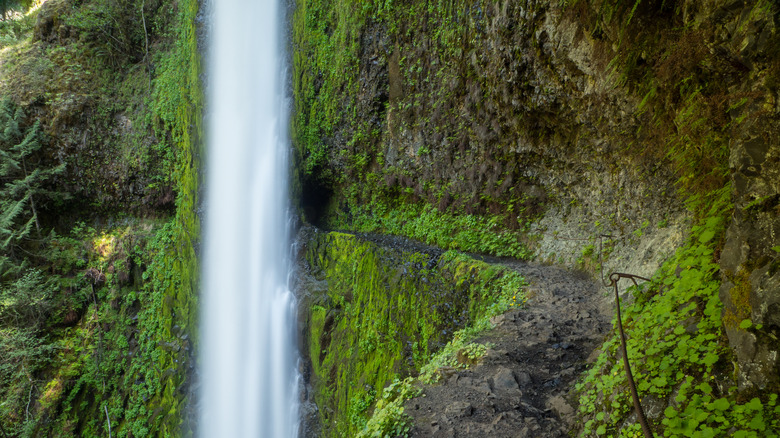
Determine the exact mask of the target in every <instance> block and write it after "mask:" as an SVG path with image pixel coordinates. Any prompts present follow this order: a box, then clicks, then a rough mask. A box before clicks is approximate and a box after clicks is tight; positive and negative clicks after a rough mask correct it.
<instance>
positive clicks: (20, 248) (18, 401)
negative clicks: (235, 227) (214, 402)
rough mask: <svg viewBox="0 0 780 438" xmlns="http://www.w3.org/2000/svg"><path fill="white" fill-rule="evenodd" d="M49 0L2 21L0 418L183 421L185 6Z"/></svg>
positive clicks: (188, 114)
mask: <svg viewBox="0 0 780 438" xmlns="http://www.w3.org/2000/svg"><path fill="white" fill-rule="evenodd" d="M64 4H65V2H58V1H50V2H47V4H45V5H44V6H43V7H40V8H38V6H36V9H34V10H33V11H31V12H30V13H29V14H26V15H20V16H18V17H17V18H15V19H14V20H6V21H3V22H0V44H1V45H13V46H14V50H5V51H3V52H2V53H1V54H0V58H1V59H0V64H2V68H3V74H4V79H5V78H8V79H9V80H7V81H4V82H3V83H2V85H1V86H0V88H1V89H2V92H4V93H6V94H8V95H12V96H13V97H14V102H15V104H14V103H11V102H10V101H9V100H3V101H2V106H1V108H0V109H2V111H0V122H2V124H3V127H4V129H3V131H2V134H3V137H2V139H0V140H2V141H0V146H2V148H1V149H2V151H3V152H2V154H3V161H2V165H3V167H2V168H3V172H4V173H3V177H4V183H8V184H6V189H5V190H3V191H2V192H0V200H2V205H3V209H4V210H6V207H7V206H9V205H11V204H10V203H13V202H15V203H16V204H17V205H19V206H20V208H19V209H11V210H7V211H10V212H16V211H17V210H18V213H17V215H16V216H13V215H10V214H4V215H3V217H4V218H5V219H7V220H6V221H5V222H4V225H3V232H4V233H6V235H5V236H4V237H3V240H4V241H6V243H9V244H10V245H13V248H14V251H13V252H12V253H10V256H11V259H9V260H10V261H11V262H13V264H14V266H15V267H16V268H15V269H14V270H6V272H5V277H4V279H3V280H4V281H3V283H2V285H0V331H2V336H1V337H0V391H2V393H0V398H2V400H3V402H2V403H0V427H2V429H3V431H4V433H6V434H10V436H107V435H108V428H109V424H110V428H111V433H112V436H119V437H129V436H133V437H148V436H160V437H162V436H180V435H182V434H183V435H191V434H192V432H191V430H189V429H187V427H186V426H187V423H186V417H187V415H188V412H189V411H190V409H189V407H188V394H187V393H186V391H185V390H186V389H187V387H188V386H187V385H188V384H187V380H188V379H189V374H188V372H189V366H188V364H189V363H191V362H192V361H193V360H194V358H193V357H191V355H192V353H193V351H194V346H195V343H196V342H197V330H196V319H197V306H196V304H197V303H196V293H195V291H196V290H197V274H198V265H197V257H196V253H195V248H196V246H197V244H198V239H199V220H198V218H197V215H196V211H197V203H198V200H197V194H198V183H199V176H198V172H197V166H198V162H197V158H196V157H198V156H199V150H198V148H199V147H200V145H199V140H200V137H201V134H202V132H201V113H200V111H201V109H202V96H201V92H200V81H199V75H200V63H199V52H198V49H197V30H196V27H195V23H196V20H195V16H196V14H197V12H198V7H199V3H198V2H197V1H194V0H192V1H190V0H187V1H184V2H178V3H176V4H170V3H163V2H143V1H134V2H121V1H114V0H94V1H87V0H85V1H79V2H74V3H72V4H71V3H68V8H65V7H63V5H64ZM33 30H35V32H33ZM155 66H156V68H155ZM6 73H7V74H8V76H5V75H6ZM25 110H26V111H25ZM25 113H28V114H31V115H30V116H27V117H25ZM8 126H10V128H9V129H5V128H6V127H8ZM74 147H75V148H77V150H78V153H72V154H71V153H69V151H72V150H73V149H69V148H74ZM57 156H59V157H60V160H59V161H55V160H53V158H52V157H57ZM52 161H54V163H55V164H54V165H52ZM63 163H64V164H63ZM25 165H26V166H28V167H27V169H25ZM31 165H32V166H33V167H34V169H33V167H30V166H31ZM63 168H64V170H63ZM14 172H15V173H14ZM24 172H28V174H27V178H25V175H24ZM55 178H56V180H57V183H58V186H60V187H65V190H64V191H63V192H62V193H59V192H53V191H50V190H51V187H50V185H51V182H50V180H53V179H55ZM85 192H86V193H90V194H91V196H84V193H85ZM139 193H140V195H139ZM17 195H19V196H17ZM68 195H70V196H72V200H71V201H69V202H66V203H64V204H61V205H64V208H62V207H61V206H60V205H58V209H57V211H56V214H54V211H55V210H54V209H53V208H52V205H53V204H52V203H51V202H50V200H63V199H64V198H65V197H66V196H68ZM142 200H143V202H141V201H142ZM33 201H34V203H33ZM84 206H86V207H88V208H85V209H83V210H82V209H80V207H84ZM139 211H140V212H142V213H143V215H144V216H147V218H136V217H134V216H133V213H135V212H139ZM63 213H64V214H63ZM101 214H103V215H108V216H109V217H101V216H100V215H101ZM58 215H59V216H58ZM22 216H24V217H22ZM148 216H152V217H153V218H151V219H150V218H148ZM22 218H23V219H24V220H22ZM36 219H37V220H36ZM74 223H75V225H74ZM87 224H89V225H87ZM11 225H13V227H12V226H11ZM18 230H21V232H20V231H18ZM30 230H34V231H35V232H34V233H30ZM9 233H16V234H14V235H13V236H12V237H13V238H12V239H10V240H8V239H9V235H10V234H9ZM4 255H9V253H8V252H5V251H4ZM6 353H7V354H6Z"/></svg>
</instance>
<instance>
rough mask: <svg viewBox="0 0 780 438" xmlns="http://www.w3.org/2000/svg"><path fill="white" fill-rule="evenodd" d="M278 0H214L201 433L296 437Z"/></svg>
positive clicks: (254, 437) (284, 106)
mask: <svg viewBox="0 0 780 438" xmlns="http://www.w3.org/2000/svg"><path fill="white" fill-rule="evenodd" d="M278 1H279V0H266V1H244V0H218V1H215V2H214V5H213V8H214V11H213V15H212V17H213V18H212V20H213V21H212V30H211V41H210V50H209V65H208V75H209V86H208V98H209V100H208V101H209V115H210V116H209V121H208V123H207V126H208V134H207V141H208V154H207V158H206V161H207V163H206V198H205V199H206V202H205V205H206V216H205V219H204V233H205V234H204V236H205V237H204V240H203V241H204V248H203V258H202V263H203V292H202V298H201V303H200V306H201V356H200V362H201V364H200V365H201V374H200V376H201V382H202V387H201V392H200V395H199V397H200V410H201V412H200V424H199V426H198V429H199V435H200V436H201V437H204V438H221V437H230V438H243V437H247V438H249V437H251V438H295V437H297V434H298V405H297V397H296V396H297V379H298V375H297V370H296V356H297V355H296V350H295V347H294V339H295V336H294V332H295V302H294V298H293V296H292V294H291V292H290V290H289V288H288V273H289V268H290V263H289V254H288V253H289V251H288V249H289V232H288V230H287V224H288V220H287V206H288V203H287V181H288V167H287V166H288V163H287V156H288V138H287V126H288V115H287V112H288V110H287V99H286V97H285V93H284V90H285V81H284V74H283V70H284V59H285V57H284V51H283V50H284V44H283V41H282V29H281V26H280V24H281V23H282V22H283V21H282V20H283V18H284V17H283V15H282V11H281V9H280V5H279V4H278Z"/></svg>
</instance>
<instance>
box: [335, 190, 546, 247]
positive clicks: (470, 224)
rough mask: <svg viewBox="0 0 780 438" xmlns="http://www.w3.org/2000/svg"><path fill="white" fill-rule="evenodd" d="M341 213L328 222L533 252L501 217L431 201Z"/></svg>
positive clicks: (445, 243) (447, 243) (439, 242)
mask: <svg viewBox="0 0 780 438" xmlns="http://www.w3.org/2000/svg"><path fill="white" fill-rule="evenodd" d="M345 216H346V215H344V214H342V215H339V216H337V219H334V220H333V221H331V222H329V225H331V226H332V227H333V228H336V229H339V228H346V229H353V230H355V231H360V232H381V233H385V234H393V235H399V236H408V237H411V238H414V239H418V240H420V241H422V242H425V243H427V244H430V245H436V246H438V247H440V248H445V249H455V250H458V251H465V252H476V253H484V254H493V255H497V256H509V257H514V258H518V259H528V258H530V257H531V255H532V254H531V252H530V251H529V250H528V248H527V247H526V245H525V244H524V241H525V239H526V237H525V236H524V234H523V232H522V231H511V230H506V229H504V228H503V227H502V226H501V225H500V223H499V220H498V218H496V217H487V218H486V217H481V216H478V215H453V214H448V213H441V212H439V211H438V210H436V209H434V208H433V207H431V206H430V205H428V204H424V205H419V204H402V205H401V206H399V207H397V208H392V207H388V206H387V205H384V204H382V203H380V202H376V203H373V204H368V205H363V206H358V207H356V208H354V209H353V210H352V211H351V214H350V216H351V217H350V219H347V218H346V217H345Z"/></svg>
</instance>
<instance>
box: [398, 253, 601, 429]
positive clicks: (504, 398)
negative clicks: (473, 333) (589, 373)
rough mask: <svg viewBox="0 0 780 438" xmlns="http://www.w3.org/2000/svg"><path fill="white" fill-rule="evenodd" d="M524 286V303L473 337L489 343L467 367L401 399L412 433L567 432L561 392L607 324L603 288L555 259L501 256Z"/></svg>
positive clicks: (569, 414) (568, 412)
mask: <svg viewBox="0 0 780 438" xmlns="http://www.w3.org/2000/svg"><path fill="white" fill-rule="evenodd" d="M503 264H505V265H509V266H510V267H512V268H514V269H516V270H517V271H518V272H520V273H521V274H522V275H523V276H525V278H526V280H528V281H529V283H530V286H529V288H528V290H529V296H530V297H531V298H530V299H529V300H528V303H527V305H526V306H525V307H524V308H523V309H518V310H512V311H509V312H507V313H505V314H504V315H501V316H498V317H497V318H495V319H494V323H495V324H496V327H495V328H494V329H493V330H490V331H489V332H487V333H486V334H485V335H484V336H482V337H481V338H480V339H478V341H479V342H483V343H484V342H490V343H492V344H493V348H492V349H490V350H488V354H487V355H486V356H485V358H484V359H483V360H482V361H481V363H479V364H477V365H475V366H472V367H471V369H468V370H459V369H454V368H453V369H451V370H446V371H447V372H445V375H446V377H445V379H443V381H442V382H440V383H438V384H436V385H431V386H425V387H424V393H423V396H420V397H417V398H414V399H412V400H409V401H407V402H406V408H405V411H406V413H407V414H409V415H411V416H412V418H413V419H414V425H415V426H414V429H413V430H412V433H411V436H412V437H491V438H492V437H497V438H501V437H507V438H509V437H511V438H523V437H568V436H569V434H568V431H569V430H570V423H571V421H572V419H573V413H574V411H573V408H572V407H571V405H570V404H569V402H568V401H567V399H566V397H567V394H568V393H569V391H570V390H571V388H572V387H573V385H574V383H575V381H576V379H577V377H578V376H579V375H580V373H581V372H582V371H583V370H584V369H585V364H586V361H587V359H588V357H589V356H591V355H592V354H594V353H593V352H594V350H595V349H596V348H598V346H599V345H600V344H601V342H602V341H603V340H604V336H605V334H606V333H607V331H608V330H609V329H610V318H611V312H612V309H611V307H610V304H609V298H607V297H606V296H605V293H604V292H605V289H603V288H600V287H599V285H598V284H597V283H596V282H594V281H593V280H592V279H590V278H588V277H587V276H585V275H584V274H581V273H576V272H572V271H568V270H565V269H562V268H558V267H552V266H543V265H538V264H526V263H520V262H508V263H507V262H503Z"/></svg>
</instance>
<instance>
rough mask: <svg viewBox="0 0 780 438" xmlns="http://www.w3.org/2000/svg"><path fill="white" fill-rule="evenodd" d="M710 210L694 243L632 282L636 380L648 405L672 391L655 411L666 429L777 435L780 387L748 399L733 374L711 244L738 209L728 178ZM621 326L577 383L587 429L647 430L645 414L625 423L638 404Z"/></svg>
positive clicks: (629, 323)
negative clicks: (642, 424)
mask: <svg viewBox="0 0 780 438" xmlns="http://www.w3.org/2000/svg"><path fill="white" fill-rule="evenodd" d="M705 211H707V214H706V215H705V216H704V217H702V218H701V219H700V221H699V223H698V224H697V225H695V226H694V227H693V229H692V235H691V237H690V240H689V242H688V244H687V245H686V246H685V247H683V248H681V249H680V250H679V251H678V252H677V254H676V255H675V256H674V257H672V258H671V259H670V260H669V261H667V262H666V263H665V264H664V266H663V267H662V268H661V269H660V270H659V271H658V272H657V273H656V275H654V276H653V281H652V283H650V284H647V285H642V286H640V287H639V288H634V290H633V293H634V296H635V297H636V300H635V301H634V302H633V303H632V304H630V305H629V306H627V307H626V308H625V310H624V322H623V324H624V326H625V328H626V336H627V346H628V355H629V358H630V360H631V363H632V368H633V371H634V376H635V379H636V381H637V389H638V391H639V394H640V398H641V399H642V400H643V403H645V404H646V405H647V404H648V402H649V401H651V400H654V401H665V400H669V402H670V406H669V407H668V408H666V410H665V411H664V415H663V416H662V417H661V418H658V419H656V420H655V421H651V422H652V423H654V426H655V427H654V429H655V430H656V431H663V434H664V436H671V437H674V436H701V437H707V436H710V437H715V436H723V435H724V434H726V433H730V434H732V433H733V434H734V435H733V436H746V437H747V436H755V437H757V436H776V434H777V433H778V431H779V430H780V429H778V427H780V409H777V408H776V407H775V406H776V399H777V397H776V395H774V396H770V394H764V395H761V396H760V397H757V398H753V399H750V400H744V399H741V398H740V395H739V394H738V393H737V392H736V384H735V382H733V379H732V378H731V377H730V376H729V373H730V371H729V367H730V366H731V360H732V359H731V352H730V350H729V349H728V346H727V345H726V344H725V342H724V335H723V332H722V330H723V325H722V322H721V312H722V307H723V305H722V303H721V301H720V299H719V297H718V291H719V287H720V278H719V267H718V265H717V263H716V261H715V260H714V253H715V250H716V249H717V248H718V247H719V245H721V243H720V242H721V239H722V236H723V233H724V228H725V224H726V218H728V216H729V214H730V212H731V207H730V188H728V187H727V188H725V189H723V190H720V191H719V192H717V194H716V195H714V196H713V198H712V200H711V201H710V207H709V208H708V210H705ZM748 322H749V321H748ZM744 326H745V328H746V329H748V328H749V324H744ZM618 336H619V335H618V334H617V332H614V333H613V336H612V337H610V338H609V339H608V341H607V342H606V343H605V344H604V345H603V347H602V348H603V351H604V353H603V354H601V355H600V356H599V358H598V360H597V361H596V363H595V364H594V365H593V367H592V368H591V369H590V371H589V372H588V374H587V376H586V377H585V379H584V380H583V381H582V382H581V383H580V384H579V385H578V390H579V391H580V392H581V396H580V407H579V409H580V413H581V414H582V415H583V416H585V417H587V418H588V420H587V422H586V423H585V424H584V427H583V430H582V432H583V433H584V434H585V435H591V434H592V433H595V434H596V435H599V436H601V435H604V436H640V435H641V430H640V428H639V425H638V424H631V423H628V424H627V423H624V422H625V421H626V418H627V417H628V416H629V414H630V413H631V412H632V410H633V405H632V403H631V400H630V395H629V392H628V386H627V381H626V375H625V372H624V369H623V365H622V362H621V361H620V360H619V348H620V341H619V337H618ZM724 381H726V382H729V381H731V382H732V384H731V386H728V385H726V386H722V382H724ZM715 382H721V384H718V385H716V384H715ZM651 403H655V402H651Z"/></svg>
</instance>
